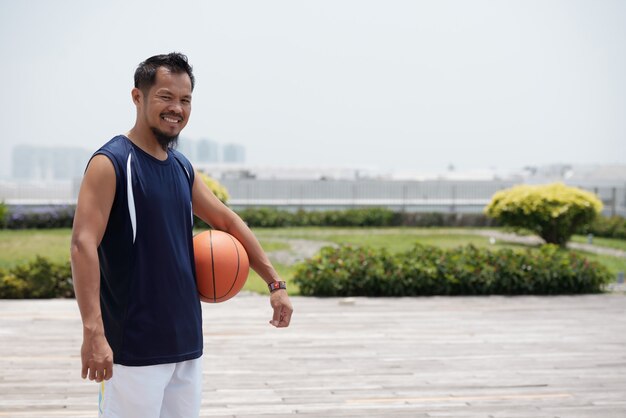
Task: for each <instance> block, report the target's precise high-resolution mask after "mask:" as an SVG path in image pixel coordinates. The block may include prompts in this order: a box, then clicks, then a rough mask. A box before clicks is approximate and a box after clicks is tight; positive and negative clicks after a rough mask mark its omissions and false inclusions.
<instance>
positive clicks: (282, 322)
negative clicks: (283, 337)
mask: <svg viewBox="0 0 626 418" xmlns="http://www.w3.org/2000/svg"><path fill="white" fill-rule="evenodd" d="M292 313H293V308H292V307H291V304H289V303H286V304H276V305H275V306H274V316H273V317H272V320H271V321H270V324H272V325H273V326H275V327H276V328H285V327H288V326H289V323H290V322H291V314H292Z"/></svg>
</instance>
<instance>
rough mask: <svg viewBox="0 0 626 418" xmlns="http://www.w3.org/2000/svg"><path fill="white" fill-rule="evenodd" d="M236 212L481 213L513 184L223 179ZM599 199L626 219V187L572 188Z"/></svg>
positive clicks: (46, 189) (12, 192) (10, 195)
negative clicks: (365, 209) (380, 209)
mask: <svg viewBox="0 0 626 418" xmlns="http://www.w3.org/2000/svg"><path fill="white" fill-rule="evenodd" d="M221 183H222V184H223V185H224V186H225V187H226V188H227V189H228V192H229V194H230V201H229V204H230V206H231V207H233V208H234V209H243V208H247V207H275V208H279V209H286V210H298V209H305V210H328V209H346V208H354V207H386V208H389V209H392V210H397V211H405V212H444V213H480V212H481V211H482V210H483V208H484V207H485V206H486V205H487V204H488V203H489V201H490V200H491V197H492V196H493V194H494V193H495V192H497V191H499V190H503V189H506V188H509V187H512V186H514V185H516V184H519V182H514V181H496V180H491V181H448V180H429V181H397V180H376V179H360V180H277V179H271V180H269V179H268V180H263V179H249V178H244V179H223V180H221ZM570 185H571V186H576V187H580V188H582V189H585V190H588V191H591V192H593V193H595V194H596V195H598V196H599V197H600V199H601V200H602V201H603V202H604V214H605V215H607V216H611V215H621V216H626V185H622V186H617V185H616V184H603V185H597V184H580V183H570ZM78 188H79V180H75V181H66V182H60V181H58V182H7V181H4V182H0V201H4V202H6V203H8V204H10V205H50V204H73V203H75V202H76V196H77V194H78Z"/></svg>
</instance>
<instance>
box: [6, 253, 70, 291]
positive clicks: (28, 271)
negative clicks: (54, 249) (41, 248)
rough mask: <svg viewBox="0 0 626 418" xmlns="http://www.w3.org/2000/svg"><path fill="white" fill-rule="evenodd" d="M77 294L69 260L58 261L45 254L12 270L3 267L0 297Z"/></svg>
mask: <svg viewBox="0 0 626 418" xmlns="http://www.w3.org/2000/svg"><path fill="white" fill-rule="evenodd" d="M71 297H74V287H73V283H72V270H71V267H70V263H69V261H68V262H67V263H64V264H55V263H52V262H51V261H50V260H48V259H47V258H44V257H40V256H37V258H36V259H35V260H33V261H31V262H29V263H27V264H23V265H19V266H16V267H14V268H12V269H10V270H9V271H0V298H2V299H27V298H28V299H31V298H32V299H43V298H71Z"/></svg>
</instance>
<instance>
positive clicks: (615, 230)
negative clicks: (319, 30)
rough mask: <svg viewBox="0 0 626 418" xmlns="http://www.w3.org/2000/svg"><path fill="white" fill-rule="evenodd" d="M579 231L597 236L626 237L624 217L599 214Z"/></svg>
mask: <svg viewBox="0 0 626 418" xmlns="http://www.w3.org/2000/svg"><path fill="white" fill-rule="evenodd" d="M581 232H582V233H584V234H593V235H595V236H597V237H604V238H618V239H626V218H622V217H621V216H612V217H606V216H599V217H598V218H596V219H595V220H594V221H593V222H592V223H591V225H586V226H585V227H583V228H582V229H581Z"/></svg>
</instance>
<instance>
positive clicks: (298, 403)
mask: <svg viewBox="0 0 626 418" xmlns="http://www.w3.org/2000/svg"><path fill="white" fill-rule="evenodd" d="M293 302H294V306H295V309H296V311H295V316H294V320H293V324H292V327H290V328H289V329H283V330H277V329H274V328H272V327H271V326H269V325H268V324H267V321H268V320H269V315H270V309H269V304H268V302H267V298H266V297H263V296H258V295H249V294H241V295H239V296H237V297H236V298H235V299H232V300H231V301H228V302H226V303H223V304H219V305H208V304H205V305H204V306H203V308H204V320H205V325H204V327H205V356H204V366H205V370H204V397H203V399H204V400H203V404H202V415H201V416H202V417H237V418H253V417H265V418H268V417H277V418H280V417H287V416H302V417H307V418H313V417H316V418H326V417H394V418H403V417H450V418H470V417H471V418H476V417H485V418H487V417H494V418H514V417H515V418H521V417H524V418H530V417H542V418H543V417H545V418H548V417H550V418H554V417H561V418H579V417H585V418H618V417H619V418H623V417H625V416H626V295H623V294H604V295H590V296H576V297H467V298H465V297H458V298H444V297H434V298H401V299H367V298H355V299H316V298H301V297H296V298H294V299H293ZM80 337H81V329H80V320H79V315H78V310H77V308H76V305H75V302H74V301H72V300H46V301H7V300H3V301H0V417H15V418H19V417H29V418H35V417H36V418H46V417H95V416H96V413H95V411H96V408H97V387H96V384H95V383H93V382H88V381H82V380H81V379H80V377H79V376H80V360H79V347H80ZM138 418H141V417H138Z"/></svg>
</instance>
